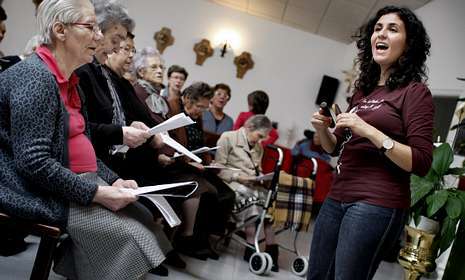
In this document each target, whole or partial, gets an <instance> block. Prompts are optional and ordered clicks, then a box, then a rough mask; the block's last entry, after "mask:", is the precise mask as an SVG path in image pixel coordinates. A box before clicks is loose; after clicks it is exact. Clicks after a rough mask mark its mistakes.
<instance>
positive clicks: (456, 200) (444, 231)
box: [410, 143, 465, 255]
mask: <svg viewBox="0 0 465 280" xmlns="http://www.w3.org/2000/svg"><path fill="white" fill-rule="evenodd" d="M453 160H454V153H453V151H452V148H451V146H450V145H449V144H448V143H442V144H441V145H439V146H438V147H436V148H435V149H434V150H433V163H432V165H431V169H430V170H429V172H428V174H426V176H424V177H419V176H416V175H412V176H411V179H410V189H411V197H412V200H411V208H410V209H411V214H412V217H413V219H414V221H415V224H416V225H418V222H419V219H420V217H421V216H425V217H428V218H430V219H433V220H435V221H437V222H438V223H439V225H440V226H439V228H440V232H439V234H438V235H437V236H436V240H437V242H438V244H436V245H438V246H439V247H438V248H439V250H440V251H439V255H440V254H442V253H443V252H444V251H445V250H447V248H449V246H450V244H451V243H452V241H453V240H454V237H455V230H456V227H457V223H458V222H459V220H460V219H462V218H464V217H465V192H464V191H461V190H458V189H457V187H455V186H450V185H448V183H447V181H446V180H445V176H446V175H452V176H456V177H457V178H458V177H460V176H462V175H463V174H465V168H463V167H454V168H452V167H451V166H450V165H451V164H452V162H453Z"/></svg>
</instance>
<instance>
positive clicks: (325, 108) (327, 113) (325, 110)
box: [320, 101, 340, 128]
mask: <svg viewBox="0 0 465 280" xmlns="http://www.w3.org/2000/svg"><path fill="white" fill-rule="evenodd" d="M336 106H337V105H336ZM320 108H321V109H322V110H323V115H324V116H326V117H330V118H331V122H330V124H329V127H330V128H334V127H335V126H336V113H335V112H334V110H333V109H331V108H330V107H329V106H328V103H326V102H324V101H323V102H321V103H320ZM337 109H339V106H337V107H336V110H337ZM339 111H340V109H339Z"/></svg>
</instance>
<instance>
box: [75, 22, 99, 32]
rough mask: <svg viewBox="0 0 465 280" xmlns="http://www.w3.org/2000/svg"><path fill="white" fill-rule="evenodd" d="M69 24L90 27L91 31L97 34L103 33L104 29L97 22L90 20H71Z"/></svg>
mask: <svg viewBox="0 0 465 280" xmlns="http://www.w3.org/2000/svg"><path fill="white" fill-rule="evenodd" d="M68 24H71V25H77V26H82V27H84V28H87V29H89V30H90V31H92V32H94V33H95V34H99V33H102V30H101V29H100V27H99V26H98V24H97V23H90V22H70V23H68Z"/></svg>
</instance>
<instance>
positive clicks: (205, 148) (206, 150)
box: [171, 146, 219, 159]
mask: <svg viewBox="0 0 465 280" xmlns="http://www.w3.org/2000/svg"><path fill="white" fill-rule="evenodd" d="M218 148H219V146H216V147H212V148H209V147H202V148H198V149H196V150H193V151H191V153H193V154H194V155H196V154H201V153H206V152H209V151H215V150H217V149H218ZM182 156H183V154H179V153H175V154H174V156H172V157H171V158H173V159H175V158H178V157H182Z"/></svg>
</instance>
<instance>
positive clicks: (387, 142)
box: [380, 137, 394, 154]
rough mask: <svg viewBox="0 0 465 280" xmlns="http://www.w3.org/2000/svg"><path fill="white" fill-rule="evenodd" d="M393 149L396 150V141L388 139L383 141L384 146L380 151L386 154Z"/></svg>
mask: <svg viewBox="0 0 465 280" xmlns="http://www.w3.org/2000/svg"><path fill="white" fill-rule="evenodd" d="M392 148H394V141H393V140H392V139H391V138H389V137H387V138H386V139H384V140H383V145H382V146H381V148H380V150H381V152H382V153H383V154H384V153H385V152H386V151H389V150H391V149H392Z"/></svg>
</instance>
